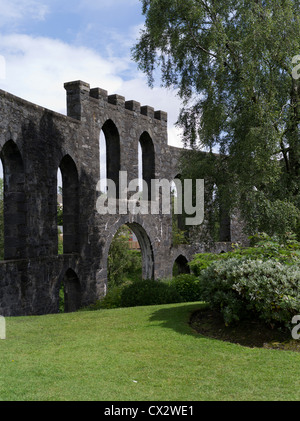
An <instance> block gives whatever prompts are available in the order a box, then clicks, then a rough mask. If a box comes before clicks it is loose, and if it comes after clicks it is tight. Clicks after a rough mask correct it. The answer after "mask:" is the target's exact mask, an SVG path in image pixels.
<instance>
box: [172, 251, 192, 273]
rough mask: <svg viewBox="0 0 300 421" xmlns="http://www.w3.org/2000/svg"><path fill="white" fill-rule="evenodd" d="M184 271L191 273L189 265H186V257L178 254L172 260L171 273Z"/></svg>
mask: <svg viewBox="0 0 300 421" xmlns="http://www.w3.org/2000/svg"><path fill="white" fill-rule="evenodd" d="M186 273H191V271H190V267H189V265H188V259H187V258H186V257H185V256H183V254H180V255H179V256H178V257H177V259H176V260H175V262H174V265H173V275H174V276H176V275H182V274H186Z"/></svg>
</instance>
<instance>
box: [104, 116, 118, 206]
mask: <svg viewBox="0 0 300 421" xmlns="http://www.w3.org/2000/svg"><path fill="white" fill-rule="evenodd" d="M104 139H105V142H104ZM99 142H100V153H101V156H100V175H101V160H102V161H103V160H105V163H106V164H105V165H104V166H102V170H103V172H104V174H106V177H104V178H103V180H104V179H106V178H107V179H109V180H112V181H113V182H114V183H115V186H116V198H117V199H118V198H119V172H120V169H121V161H120V137H119V132H118V129H117V127H116V126H115V124H114V123H113V122H112V120H108V121H106V123H104V125H103V127H102V134H100V140H99ZM101 144H102V152H103V154H102V152H101ZM104 144H105V147H104ZM102 155H104V157H103V156H102ZM103 183H104V182H103ZM100 185H101V182H100ZM104 189H105V190H106V185H105V184H104Z"/></svg>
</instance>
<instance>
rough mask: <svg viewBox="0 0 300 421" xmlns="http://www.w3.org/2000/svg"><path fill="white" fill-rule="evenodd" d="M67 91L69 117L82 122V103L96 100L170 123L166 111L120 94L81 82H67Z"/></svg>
mask: <svg viewBox="0 0 300 421" xmlns="http://www.w3.org/2000/svg"><path fill="white" fill-rule="evenodd" d="M64 87H65V89H66V91H67V108H68V116H70V117H73V118H76V119H78V120H80V118H81V115H82V109H81V103H82V100H83V99H84V98H85V99H86V98H88V97H90V98H94V99H97V100H101V101H104V102H106V103H107V104H111V105H115V106H117V107H120V108H124V109H126V110H129V111H132V112H133V113H136V114H141V115H144V116H147V117H150V118H152V119H155V120H160V121H162V122H164V123H167V121H168V114H167V113H166V112H165V111H161V110H155V109H154V108H153V107H150V106H149V105H143V106H142V105H141V103H140V102H138V101H134V100H129V101H126V99H125V97H124V96H122V95H118V94H113V95H108V92H107V91H106V90H104V89H101V88H92V89H91V88H90V85H89V84H88V83H86V82H83V81H81V80H78V81H74V82H67V83H65V84H64Z"/></svg>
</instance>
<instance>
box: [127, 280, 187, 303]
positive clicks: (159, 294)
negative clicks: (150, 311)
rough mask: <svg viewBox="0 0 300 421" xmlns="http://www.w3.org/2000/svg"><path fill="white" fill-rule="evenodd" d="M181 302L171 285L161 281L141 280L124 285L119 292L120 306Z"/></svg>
mask: <svg viewBox="0 0 300 421" xmlns="http://www.w3.org/2000/svg"><path fill="white" fill-rule="evenodd" d="M176 302H182V298H181V296H180V295H179V294H178V292H177V291H176V289H175V288H174V287H173V286H172V285H168V284H167V283H164V282H161V281H154V280H142V281H137V282H134V283H132V284H130V285H127V286H125V287H124V288H123V289H122V292H121V307H135V306H145V305H155V304H169V303H176Z"/></svg>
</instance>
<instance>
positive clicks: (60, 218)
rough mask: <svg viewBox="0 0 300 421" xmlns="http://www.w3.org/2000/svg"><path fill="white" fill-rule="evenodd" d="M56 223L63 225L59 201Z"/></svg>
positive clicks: (61, 208)
mask: <svg viewBox="0 0 300 421" xmlns="http://www.w3.org/2000/svg"><path fill="white" fill-rule="evenodd" d="M57 225H58V226H63V207H62V205H60V204H59V203H58V204H57Z"/></svg>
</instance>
